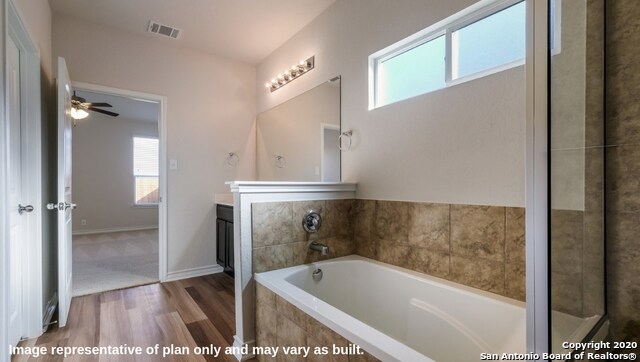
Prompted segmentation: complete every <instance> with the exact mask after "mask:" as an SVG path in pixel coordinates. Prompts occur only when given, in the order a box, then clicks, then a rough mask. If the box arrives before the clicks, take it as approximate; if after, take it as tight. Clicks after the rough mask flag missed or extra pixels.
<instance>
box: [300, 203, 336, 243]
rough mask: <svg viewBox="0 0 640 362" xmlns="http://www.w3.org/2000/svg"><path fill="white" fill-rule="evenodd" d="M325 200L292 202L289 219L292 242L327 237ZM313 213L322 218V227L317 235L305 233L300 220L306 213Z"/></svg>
mask: <svg viewBox="0 0 640 362" xmlns="http://www.w3.org/2000/svg"><path fill="white" fill-rule="evenodd" d="M325 203H326V201H325V200H309V201H293V202H292V203H291V205H292V210H293V218H292V219H291V225H293V240H294V241H307V240H310V239H312V238H314V237H315V238H317V237H318V236H320V237H323V236H325V235H327V236H328V235H329V234H328V233H327V225H326V224H327V209H326V207H325ZM311 210H313V211H315V212H317V213H319V214H320V217H322V225H321V226H320V231H319V232H318V233H317V234H311V233H308V232H306V231H305V230H304V229H303V227H302V218H303V217H304V215H305V214H306V213H307V212H308V211H311Z"/></svg>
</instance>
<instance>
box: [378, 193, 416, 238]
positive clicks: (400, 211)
mask: <svg viewBox="0 0 640 362" xmlns="http://www.w3.org/2000/svg"><path fill="white" fill-rule="evenodd" d="M408 217H409V203H407V202H399V201H376V213H375V233H376V236H377V237H378V238H379V239H382V240H386V241H391V242H394V243H404V244H406V243H407V241H408V240H407V238H408V232H407V230H408V227H407V225H408V223H407V220H408Z"/></svg>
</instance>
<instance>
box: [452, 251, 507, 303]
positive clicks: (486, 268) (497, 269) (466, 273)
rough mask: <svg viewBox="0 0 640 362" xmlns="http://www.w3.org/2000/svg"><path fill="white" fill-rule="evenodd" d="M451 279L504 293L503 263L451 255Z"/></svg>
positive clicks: (489, 290) (493, 291)
mask: <svg viewBox="0 0 640 362" xmlns="http://www.w3.org/2000/svg"><path fill="white" fill-rule="evenodd" d="M449 278H450V279H451V280H452V281H454V282H456V283H460V284H464V285H468V286H470V287H474V288H478V289H482V290H485V291H488V292H492V293H497V294H501V295H504V292H505V286H504V285H505V280H504V263H502V262H496V261H492V260H486V259H480V258H466V257H461V256H455V255H452V256H451V273H450V277H449Z"/></svg>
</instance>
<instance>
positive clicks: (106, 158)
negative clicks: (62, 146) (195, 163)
mask: <svg viewBox="0 0 640 362" xmlns="http://www.w3.org/2000/svg"><path fill="white" fill-rule="evenodd" d="M133 136H149V137H158V123H157V122H148V121H134V120H129V119H124V118H122V117H116V118H114V117H109V116H103V115H101V114H97V113H93V112H90V115H89V117H87V118H85V119H82V120H79V121H78V126H77V127H75V128H74V129H73V183H72V185H73V201H74V202H75V203H76V204H77V205H78V208H77V209H75V210H74V211H73V231H74V232H78V231H85V232H86V231H100V230H108V229H126V228H135V227H148V226H157V225H158V208H157V207H134V206H133V203H134V200H133V199H134V178H133ZM83 219H84V220H86V222H87V224H86V225H82V224H81V220H83Z"/></svg>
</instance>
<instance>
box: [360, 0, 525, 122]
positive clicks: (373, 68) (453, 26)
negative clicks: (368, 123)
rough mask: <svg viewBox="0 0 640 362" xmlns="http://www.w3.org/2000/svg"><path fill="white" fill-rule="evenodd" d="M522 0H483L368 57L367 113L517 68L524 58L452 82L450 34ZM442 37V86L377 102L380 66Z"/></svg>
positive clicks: (523, 61) (522, 63) (522, 0)
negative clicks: (388, 100)
mask: <svg viewBox="0 0 640 362" xmlns="http://www.w3.org/2000/svg"><path fill="white" fill-rule="evenodd" d="M524 1H525V0H482V1H479V2H477V3H475V4H474V5H471V6H469V7H467V8H466V9H463V10H461V11H459V12H457V13H455V14H453V15H451V16H449V17H448V18H446V19H444V20H441V21H439V22H437V23H435V24H433V25H431V26H429V27H427V28H425V29H423V30H421V31H419V32H417V33H415V34H412V35H410V36H408V37H406V38H404V39H402V40H400V41H398V42H396V43H394V44H392V45H390V46H388V47H386V48H384V49H382V50H379V51H377V52H375V53H373V54H371V55H370V56H369V110H374V109H376V108H380V107H384V106H387V105H389V104H393V103H396V102H400V101H402V100H406V99H410V98H413V97H416V96H419V95H422V94H427V93H431V92H433V91H437V90H440V89H446V88H448V87H451V86H454V85H457V84H460V83H464V82H468V81H471V80H474V79H478V78H482V77H486V76H488V75H491V74H494V73H498V72H502V71H505V70H507V69H511V68H514V67H517V66H521V65H524V63H525V56H526V54H525V55H523V57H522V58H521V59H520V60H516V61H513V62H509V63H506V64H501V65H498V66H495V67H491V68H488V69H485V70H482V71H479V72H475V73H472V74H467V75H465V76H463V77H459V78H456V79H453V77H452V73H453V69H452V68H453V59H452V34H453V32H455V31H457V30H460V29H462V28H464V27H466V26H468V25H471V24H473V23H475V22H477V21H480V20H482V19H484V18H487V17H489V16H491V15H493V14H496V13H498V12H500V11H502V10H505V9H507V8H509V7H511V6H514V5H516V4H519V3H521V2H524ZM443 35H444V37H445V59H444V61H445V86H444V87H443V88H438V89H435V90H431V91H428V92H425V93H418V94H416V95H414V96H412V97H409V98H405V99H402V100H399V101H394V102H391V103H386V104H383V105H380V104H379V103H378V100H379V98H380V97H379V95H380V94H379V93H380V92H379V88H378V85H379V84H378V79H379V65H380V64H381V63H383V62H384V61H386V60H389V59H391V58H394V57H396V56H399V55H401V54H403V53H405V52H407V51H409V50H411V49H414V48H417V47H419V46H421V45H423V44H426V43H428V42H429V41H431V40H433V39H436V38H438V37H440V36H443Z"/></svg>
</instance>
